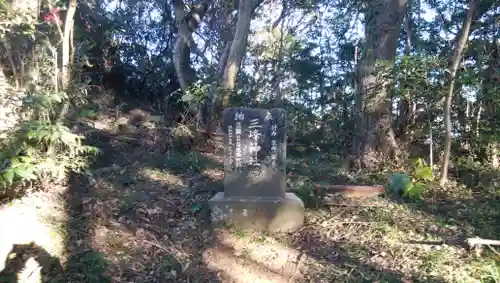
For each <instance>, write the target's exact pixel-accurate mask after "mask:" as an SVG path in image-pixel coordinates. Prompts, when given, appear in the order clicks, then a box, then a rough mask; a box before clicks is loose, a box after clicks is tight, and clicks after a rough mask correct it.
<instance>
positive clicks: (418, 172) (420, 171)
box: [413, 166, 434, 181]
mask: <svg viewBox="0 0 500 283" xmlns="http://www.w3.org/2000/svg"><path fill="white" fill-rule="evenodd" d="M413 174H414V176H415V178H417V179H421V180H425V181H432V180H434V176H433V174H432V168H431V167H430V166H423V167H417V168H415V171H414V173H413Z"/></svg>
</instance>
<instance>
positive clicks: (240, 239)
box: [204, 230, 302, 283]
mask: <svg viewBox="0 0 500 283" xmlns="http://www.w3.org/2000/svg"><path fill="white" fill-rule="evenodd" d="M217 238H218V241H217V244H216V245H215V247H213V248H210V249H208V250H207V251H206V252H205V253H204V260H205V262H206V263H207V265H208V266H209V267H211V268H212V269H214V270H217V271H219V272H221V273H222V274H225V275H227V276H229V277H230V278H231V280H232V281H231V282H238V283H239V282H299V281H300V280H301V279H302V275H301V272H300V270H299V269H300V266H299V265H300V264H299V262H300V259H301V258H302V254H301V253H300V252H299V251H297V250H296V249H294V248H290V247H288V246H286V245H284V244H282V243H279V242H278V241H276V240H275V239H273V238H271V237H266V236H264V235H262V234H258V233H250V232H243V231H238V230H233V231H229V230H219V231H218V236H217ZM221 276H223V275H221Z"/></svg>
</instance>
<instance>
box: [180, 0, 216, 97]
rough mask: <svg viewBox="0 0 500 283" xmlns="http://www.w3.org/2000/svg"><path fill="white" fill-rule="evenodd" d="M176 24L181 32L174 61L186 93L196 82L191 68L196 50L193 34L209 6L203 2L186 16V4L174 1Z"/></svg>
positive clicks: (182, 87)
mask: <svg viewBox="0 0 500 283" xmlns="http://www.w3.org/2000/svg"><path fill="white" fill-rule="evenodd" d="M174 6H175V9H174V13H175V22H176V25H177V29H178V31H179V37H178V38H177V40H176V41H175V43H174V50H173V56H172V61H173V64H174V68H175V73H176V75H177V80H178V81H179V85H180V86H181V89H182V90H183V91H186V90H187V89H188V88H189V86H190V85H191V83H193V81H194V71H193V69H192V68H191V65H190V60H189V54H190V51H194V50H193V49H196V50H197V48H196V45H195V43H194V41H193V38H192V33H193V32H194V31H195V30H196V29H197V28H198V26H199V24H200V23H201V21H202V19H203V17H204V16H205V13H206V12H207V10H208V4H206V3H204V2H202V3H199V4H197V5H195V6H194V7H193V9H192V10H191V11H190V12H189V13H187V14H186V12H185V11H184V3H183V1H181V0H175V1H174Z"/></svg>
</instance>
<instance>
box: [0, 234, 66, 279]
mask: <svg viewBox="0 0 500 283" xmlns="http://www.w3.org/2000/svg"><path fill="white" fill-rule="evenodd" d="M31 259H33V260H34V261H31V262H30V260H31ZM30 264H31V265H32V266H29V265H30ZM26 268H30V269H32V273H31V274H29V275H28V276H32V277H33V278H31V279H29V280H32V281H30V282H42V283H48V282H57V281H58V280H60V279H61V276H62V274H63V269H62V266H61V263H60V261H59V259H58V258H56V257H53V256H51V255H50V254H49V253H48V252H47V251H46V250H45V249H44V248H42V247H40V246H38V245H36V244H35V243H30V244H23V245H14V246H13V248H12V250H11V251H10V253H9V255H8V257H7V259H6V262H5V268H4V270H2V272H0V282H4V283H16V282H26V281H25V280H27V279H28V278H18V276H21V275H20V273H21V271H22V270H25V269H26ZM38 270H40V272H36V271H38ZM37 276H40V277H37ZM35 277H37V278H35Z"/></svg>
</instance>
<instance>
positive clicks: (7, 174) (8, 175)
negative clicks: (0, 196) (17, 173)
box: [3, 169, 14, 185]
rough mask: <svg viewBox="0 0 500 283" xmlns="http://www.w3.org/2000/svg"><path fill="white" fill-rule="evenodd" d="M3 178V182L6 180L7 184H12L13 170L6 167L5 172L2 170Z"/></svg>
mask: <svg viewBox="0 0 500 283" xmlns="http://www.w3.org/2000/svg"><path fill="white" fill-rule="evenodd" d="M3 178H4V180H5V182H7V185H12V183H13V181H14V170H13V169H8V170H6V171H5V172H3Z"/></svg>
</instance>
